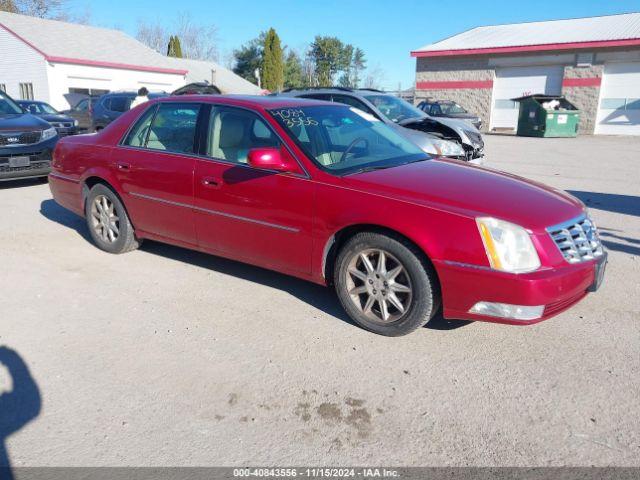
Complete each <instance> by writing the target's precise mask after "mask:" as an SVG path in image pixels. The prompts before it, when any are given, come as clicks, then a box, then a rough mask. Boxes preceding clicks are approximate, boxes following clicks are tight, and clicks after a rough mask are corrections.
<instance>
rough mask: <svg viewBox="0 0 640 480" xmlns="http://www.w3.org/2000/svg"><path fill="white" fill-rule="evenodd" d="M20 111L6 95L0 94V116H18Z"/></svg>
mask: <svg viewBox="0 0 640 480" xmlns="http://www.w3.org/2000/svg"><path fill="white" fill-rule="evenodd" d="M21 113H22V109H21V108H20V107H19V106H18V104H17V103H16V102H14V101H13V100H12V99H11V98H10V97H9V96H8V95H7V94H5V93H4V92H0V115H18V114H21Z"/></svg>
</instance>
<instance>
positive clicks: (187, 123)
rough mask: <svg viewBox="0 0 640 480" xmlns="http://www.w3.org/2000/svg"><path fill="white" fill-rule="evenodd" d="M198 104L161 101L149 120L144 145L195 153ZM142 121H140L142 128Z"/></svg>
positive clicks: (164, 149) (176, 151)
mask: <svg viewBox="0 0 640 480" xmlns="http://www.w3.org/2000/svg"><path fill="white" fill-rule="evenodd" d="M199 112H200V105H199V104H194V103H161V104H160V106H159V107H158V110H157V112H156V114H155V116H154V117H153V120H152V121H151V126H150V127H149V133H148V135H147V141H146V147H147V148H149V149H151V150H162V151H167V152H174V153H187V154H191V153H195V138H196V125H197V123H198V113H199ZM143 125H144V123H141V124H140V126H141V127H142V128H144V127H143Z"/></svg>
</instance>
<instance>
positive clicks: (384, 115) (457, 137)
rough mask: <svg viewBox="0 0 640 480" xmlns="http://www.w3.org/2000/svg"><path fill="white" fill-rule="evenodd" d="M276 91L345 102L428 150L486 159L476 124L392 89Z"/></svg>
mask: <svg viewBox="0 0 640 480" xmlns="http://www.w3.org/2000/svg"><path fill="white" fill-rule="evenodd" d="M274 95H276V96H285V97H298V98H314V99H317V100H326V101H330V102H338V103H344V104H347V105H350V106H352V107H355V108H358V109H359V110H362V111H364V112H365V113H368V114H370V115H373V116H374V117H376V118H377V119H378V120H380V121H382V122H384V123H386V124H387V125H390V126H391V127H393V128H394V129H396V130H397V131H398V133H400V134H401V135H402V136H404V137H405V138H407V139H408V140H410V141H412V142H413V143H415V144H416V145H418V146H419V147H420V148H421V149H422V150H423V151H425V152H426V153H429V154H432V155H442V156H445V157H450V158H457V159H460V160H465V161H468V162H470V163H473V164H476V165H482V164H483V163H484V141H483V140H482V135H481V134H480V131H479V130H478V129H477V128H475V127H474V126H473V125H471V124H470V123H468V122H466V121H463V120H455V119H451V118H438V119H436V118H434V117H431V116H429V115H427V114H426V113H425V112H423V111H422V110H420V109H419V108H417V107H414V106H413V105H411V104H410V103H409V102H407V101H405V100H403V99H401V98H398V97H396V96H394V95H391V94H389V93H385V92H381V91H379V90H373V89H367V88H361V89H352V88H343V87H331V88H303V89H287V90H284V91H283V92H280V93H277V94H274Z"/></svg>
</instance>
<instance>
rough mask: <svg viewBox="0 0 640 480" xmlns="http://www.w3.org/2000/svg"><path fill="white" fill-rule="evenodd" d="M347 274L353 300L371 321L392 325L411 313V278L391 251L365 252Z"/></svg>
mask: <svg viewBox="0 0 640 480" xmlns="http://www.w3.org/2000/svg"><path fill="white" fill-rule="evenodd" d="M345 274H346V282H345V285H346V287H347V290H348V293H349V297H350V298H351V301H352V302H353V303H354V305H355V306H356V307H357V308H358V309H359V310H360V311H361V312H362V313H363V314H364V315H365V316H366V317H367V318H368V319H369V320H371V321H373V322H377V323H391V322H395V321H396V320H399V319H400V318H402V317H403V316H404V315H405V313H407V311H408V310H409V307H410V305H411V299H412V296H413V295H412V293H413V290H412V287H411V279H410V278H409V275H408V273H407V270H406V269H405V267H404V266H403V265H402V263H400V261H399V260H398V259H397V258H396V257H394V256H393V255H391V254H390V253H389V252H386V251H384V250H382V249H377V248H370V249H365V250H362V251H360V252H358V253H356V254H355V255H353V256H352V257H351V259H350V260H349V263H348V265H347V269H346V272H345Z"/></svg>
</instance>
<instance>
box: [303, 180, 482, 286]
mask: <svg viewBox="0 0 640 480" xmlns="http://www.w3.org/2000/svg"><path fill="white" fill-rule="evenodd" d="M318 189H319V190H318V195H317V197H316V198H317V205H316V208H317V215H316V216H315V218H316V222H315V226H314V232H315V235H314V249H313V259H312V265H313V274H314V278H315V279H316V280H317V281H319V282H320V283H326V282H327V280H329V279H325V271H326V270H325V267H326V264H327V262H328V261H330V259H331V255H330V252H331V247H332V244H333V242H334V241H335V239H336V236H337V235H339V234H340V232H344V231H345V229H355V230H365V229H376V228H377V229H384V230H387V231H391V232H394V233H396V234H398V235H401V236H403V237H405V238H407V239H408V240H409V241H411V242H412V243H414V244H415V245H416V246H417V247H418V248H420V249H421V250H422V251H423V252H424V253H425V255H426V256H427V257H428V258H429V259H430V260H431V261H432V262H433V261H436V260H444V259H447V260H451V261H456V262H461V263H471V264H476V265H483V264H485V263H486V262H487V260H486V255H484V247H483V245H482V241H481V239H480V236H479V234H478V229H477V226H476V223H475V220H474V219H473V218H470V217H467V216H464V215H460V214H457V213H452V212H447V211H444V210H439V209H435V208H429V207H426V206H423V205H416V204H413V203H410V202H406V201H403V200H397V199H393V198H388V197H384V196H380V195H376V194H372V193H365V192H361V191H357V190H354V189H350V188H345V187H339V186H335V185H320V186H319V187H318ZM346 205H349V206H350V208H345V206H346ZM355 205H357V208H355V207H354V206H355Z"/></svg>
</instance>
